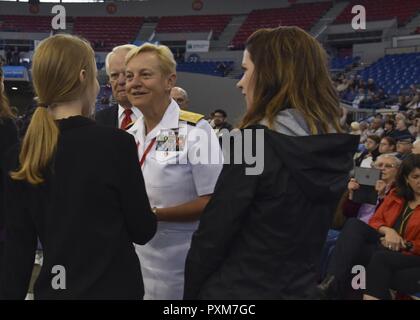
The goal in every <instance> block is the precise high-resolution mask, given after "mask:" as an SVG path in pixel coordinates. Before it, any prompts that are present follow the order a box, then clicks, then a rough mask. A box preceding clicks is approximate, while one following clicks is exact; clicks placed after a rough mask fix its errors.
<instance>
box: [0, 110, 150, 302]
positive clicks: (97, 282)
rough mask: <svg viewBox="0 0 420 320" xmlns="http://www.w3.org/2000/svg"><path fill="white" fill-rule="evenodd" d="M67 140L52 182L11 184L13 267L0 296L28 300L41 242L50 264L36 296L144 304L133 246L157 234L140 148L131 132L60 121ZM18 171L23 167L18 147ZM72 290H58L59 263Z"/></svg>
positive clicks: (9, 262)
mask: <svg viewBox="0 0 420 320" xmlns="http://www.w3.org/2000/svg"><path fill="white" fill-rule="evenodd" d="M58 124H59V127H60V138H59V142H58V145H57V151H56V155H55V160H54V161H53V162H52V166H51V172H52V173H46V182H45V183H43V184H41V185H39V186H32V185H29V184H28V183H26V182H21V181H12V180H11V179H8V180H7V184H6V207H5V208H6V214H5V227H6V241H5V256H4V259H5V264H4V273H3V274H2V278H1V279H2V281H1V286H0V292H2V295H3V298H6V299H23V298H24V297H25V295H26V291H27V289H28V284H29V279H30V277H31V272H32V267H33V263H34V253H35V248H36V245H37V237H39V239H40V242H41V244H42V247H43V253H44V263H43V266H42V269H41V273H40V275H39V278H38V280H37V282H36V283H35V289H34V294H35V299H141V298H142V297H143V294H144V288H143V282H142V275H141V269H140V263H139V259H138V257H137V254H136V252H135V249H134V247H133V242H135V243H138V244H145V243H146V242H148V241H149V240H150V239H151V238H152V237H153V235H154V234H155V232H156V217H155V215H154V214H153V213H152V212H151V209H150V204H149V200H148V198H147V194H146V190H145V186H144V181H143V176H142V172H141V169H140V166H139V159H138V155H137V148H136V144H135V141H134V139H133V137H132V136H130V135H129V134H128V133H126V132H124V131H122V130H118V129H114V128H108V127H103V126H98V125H96V124H95V122H94V121H92V120H89V119H87V118H84V117H81V116H76V117H70V118H68V119H64V120H60V121H58ZM13 159H14V160H13V161H12V163H13V164H12V165H11V167H17V150H16V152H15V155H14V156H13ZM57 265H58V266H63V267H64V268H65V270H66V289H65V290H54V289H53V288H52V285H51V283H52V280H53V277H54V276H55V274H53V273H52V270H53V267H54V266H57Z"/></svg>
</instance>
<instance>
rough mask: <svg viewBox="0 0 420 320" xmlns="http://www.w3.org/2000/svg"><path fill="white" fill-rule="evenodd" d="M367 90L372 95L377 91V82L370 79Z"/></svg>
mask: <svg viewBox="0 0 420 320" xmlns="http://www.w3.org/2000/svg"><path fill="white" fill-rule="evenodd" d="M366 88H367V89H368V90H369V91H371V92H372V93H373V92H375V91H376V84H375V80H373V79H372V78H369V79H368V82H367V85H366Z"/></svg>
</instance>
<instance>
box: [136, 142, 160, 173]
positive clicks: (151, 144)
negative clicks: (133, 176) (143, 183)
mask: <svg viewBox="0 0 420 320" xmlns="http://www.w3.org/2000/svg"><path fill="white" fill-rule="evenodd" d="M155 141H156V138H153V139H152V141H150V142H149V145H148V146H147V148H146V150H144V153H143V156H142V157H141V160H140V167H143V164H144V161H145V160H146V157H147V155H148V154H149V152H150V150H151V149H152V147H153V145H154V144H155ZM139 145H140V144H139V143H137V148H138V147H139Z"/></svg>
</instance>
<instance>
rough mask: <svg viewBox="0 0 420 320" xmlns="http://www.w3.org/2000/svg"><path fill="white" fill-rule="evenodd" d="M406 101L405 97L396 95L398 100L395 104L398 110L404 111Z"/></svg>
mask: <svg viewBox="0 0 420 320" xmlns="http://www.w3.org/2000/svg"><path fill="white" fill-rule="evenodd" d="M407 103H408V102H407V101H406V97H405V96H403V95H400V96H398V102H397V104H396V106H397V107H398V110H400V111H406V110H407Z"/></svg>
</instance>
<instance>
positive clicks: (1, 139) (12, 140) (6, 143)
mask: <svg viewBox="0 0 420 320" xmlns="http://www.w3.org/2000/svg"><path fill="white" fill-rule="evenodd" d="M17 141H18V132H17V128H16V125H15V123H14V121H13V120H12V119H9V118H0V242H1V241H3V231H2V229H3V228H2V227H3V197H4V179H3V176H4V175H5V174H6V172H5V171H4V164H3V162H4V156H5V154H6V152H7V150H8V149H9V148H11V147H12V146H13V145H15V144H16V143H17Z"/></svg>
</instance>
